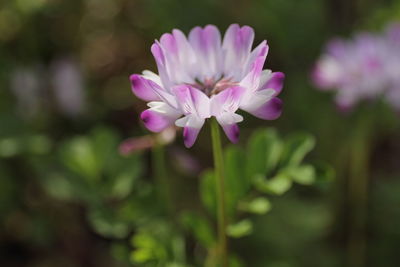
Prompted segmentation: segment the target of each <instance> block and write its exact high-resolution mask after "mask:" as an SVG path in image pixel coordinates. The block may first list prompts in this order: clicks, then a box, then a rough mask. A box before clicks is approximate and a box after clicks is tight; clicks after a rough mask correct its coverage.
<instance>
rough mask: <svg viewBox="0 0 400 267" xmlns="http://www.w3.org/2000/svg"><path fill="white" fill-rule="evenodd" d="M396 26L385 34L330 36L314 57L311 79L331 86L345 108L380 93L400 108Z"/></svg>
mask: <svg viewBox="0 0 400 267" xmlns="http://www.w3.org/2000/svg"><path fill="white" fill-rule="evenodd" d="M399 49H400V27H399V25H393V26H391V27H390V28H389V29H388V31H387V33H386V34H372V33H361V34H358V35H356V36H355V38H353V39H352V40H338V39H336V40H332V41H330V42H329V43H328V45H327V47H326V51H325V53H324V54H323V55H322V56H321V57H320V59H319V60H318V61H317V64H316V67H315V69H314V72H313V80H314V83H315V84H316V85H317V86H318V87H319V88H321V89H323V90H335V91H336V92H337V94H336V102H337V104H338V106H339V107H340V108H342V109H345V110H347V109H349V108H351V107H353V106H354V105H355V104H356V103H357V102H359V101H362V100H371V99H377V98H379V97H383V98H384V99H386V100H387V102H388V103H389V104H391V105H393V106H394V107H395V108H400V102H399V100H400V90H399V89H400V78H399V77H400V53H399V51H400V50H399Z"/></svg>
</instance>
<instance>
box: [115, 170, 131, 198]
mask: <svg viewBox="0 0 400 267" xmlns="http://www.w3.org/2000/svg"><path fill="white" fill-rule="evenodd" d="M114 181H115V182H114V184H113V185H112V187H111V196H113V197H116V198H119V199H122V198H124V197H126V196H128V195H129V193H130V192H131V191H132V189H133V183H134V182H135V176H134V175H132V174H131V173H122V174H120V175H118V176H116V177H114Z"/></svg>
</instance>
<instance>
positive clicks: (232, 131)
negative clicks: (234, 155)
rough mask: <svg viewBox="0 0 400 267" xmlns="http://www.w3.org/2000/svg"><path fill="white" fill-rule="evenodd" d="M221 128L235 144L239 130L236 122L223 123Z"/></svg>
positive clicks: (237, 140)
mask: <svg viewBox="0 0 400 267" xmlns="http://www.w3.org/2000/svg"><path fill="white" fill-rule="evenodd" d="M222 129H223V130H224V132H225V134H226V136H227V137H228V139H229V140H230V141H231V142H232V143H234V144H236V143H237V142H239V136H240V130H239V126H238V125H237V124H230V125H224V126H222Z"/></svg>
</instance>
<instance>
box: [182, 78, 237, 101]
mask: <svg viewBox="0 0 400 267" xmlns="http://www.w3.org/2000/svg"><path fill="white" fill-rule="evenodd" d="M195 81H196V82H195V83H193V84H189V85H190V86H193V87H194V88H197V89H199V90H201V91H202V92H204V93H205V94H206V95H207V96H212V95H216V94H218V93H220V92H222V91H223V90H225V89H227V88H230V87H233V86H237V85H239V83H238V82H234V81H232V79H231V78H224V77H223V76H222V77H221V78H220V79H219V80H216V79H213V78H211V79H209V78H206V79H204V81H200V80H199V79H196V80H195Z"/></svg>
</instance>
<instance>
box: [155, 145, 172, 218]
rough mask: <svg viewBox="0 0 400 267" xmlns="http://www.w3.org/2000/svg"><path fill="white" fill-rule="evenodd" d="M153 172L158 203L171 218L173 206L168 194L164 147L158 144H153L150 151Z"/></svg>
mask: <svg viewBox="0 0 400 267" xmlns="http://www.w3.org/2000/svg"><path fill="white" fill-rule="evenodd" d="M152 161H153V170H154V174H155V178H156V182H157V185H158V186H157V187H156V190H157V195H158V198H159V202H160V203H164V206H165V210H166V212H167V213H168V214H169V215H171V216H172V214H173V205H172V199H171V194H170V187H169V184H168V182H170V181H167V175H168V174H167V168H166V162H165V150H164V146H163V145H162V144H160V143H158V142H156V143H155V145H154V147H153V150H152Z"/></svg>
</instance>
